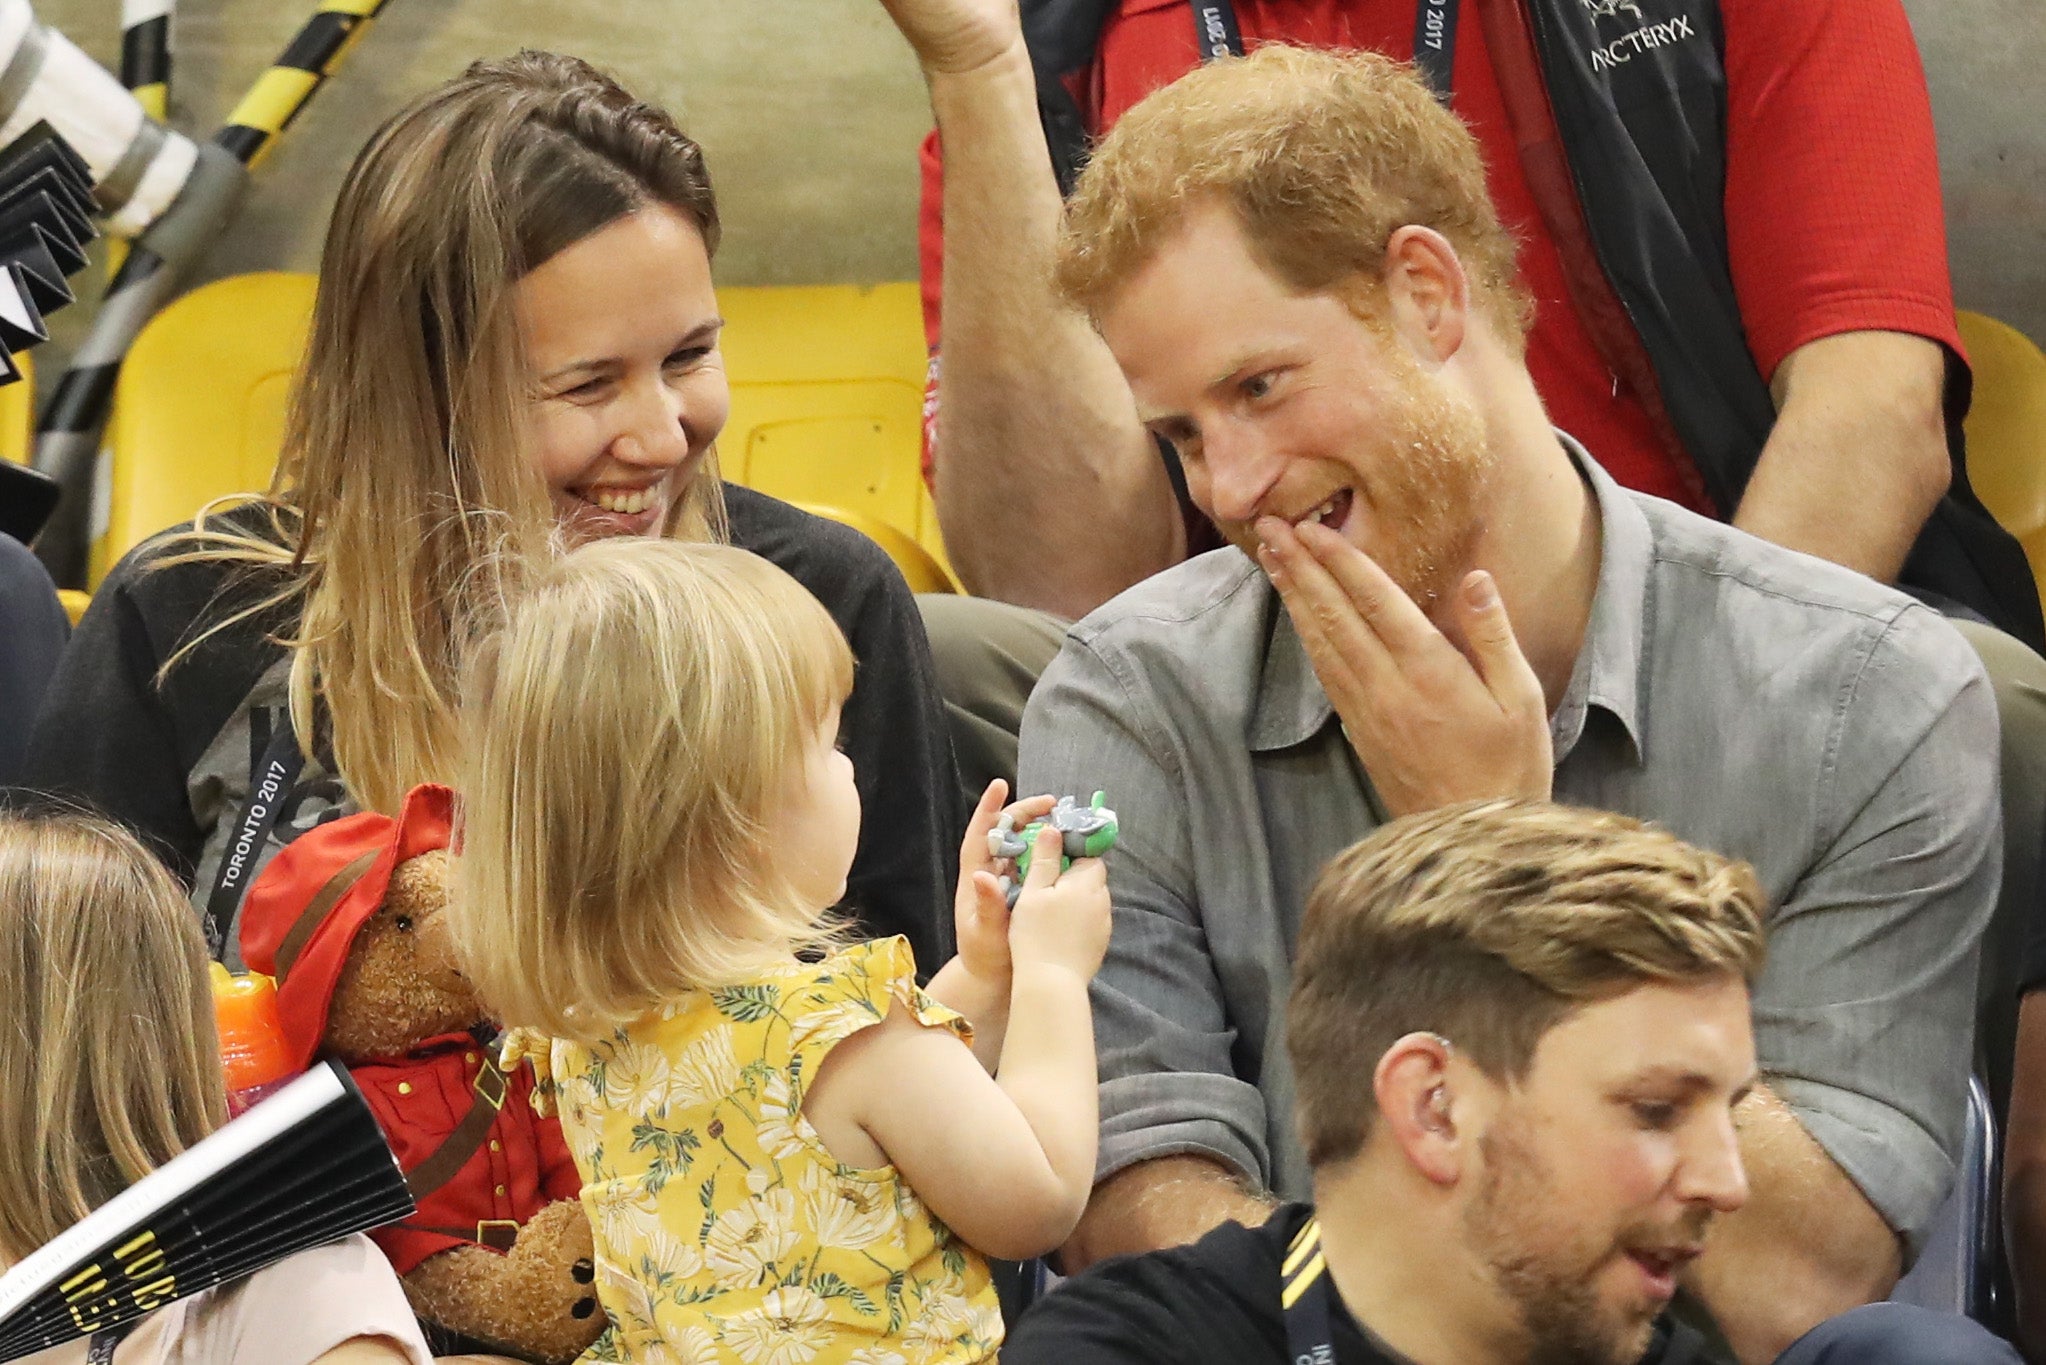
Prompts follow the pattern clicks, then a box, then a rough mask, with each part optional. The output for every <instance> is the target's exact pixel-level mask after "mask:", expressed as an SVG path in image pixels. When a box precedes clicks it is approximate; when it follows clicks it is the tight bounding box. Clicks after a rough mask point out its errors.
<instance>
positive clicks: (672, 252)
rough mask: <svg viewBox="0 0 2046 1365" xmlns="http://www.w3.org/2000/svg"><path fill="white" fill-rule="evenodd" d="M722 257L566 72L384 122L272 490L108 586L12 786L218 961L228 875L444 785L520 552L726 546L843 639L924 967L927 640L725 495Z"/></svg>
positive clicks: (681, 138)
mask: <svg viewBox="0 0 2046 1365" xmlns="http://www.w3.org/2000/svg"><path fill="white" fill-rule="evenodd" d="M717 240H718V215H717V203H716V198H715V196H714V194H713V193H712V190H711V185H710V180H709V177H708V174H707V172H706V170H705V167H704V164H703V157H702V153H701V150H700V149H699V148H698V147H697V145H696V144H695V143H694V142H692V141H691V140H690V139H689V138H688V137H686V136H685V135H684V134H683V133H682V132H681V131H680V130H679V129H678V128H677V127H676V126H675V124H674V122H673V121H672V120H671V119H670V118H669V117H668V116H667V115H666V114H665V113H663V112H662V111H660V110H659V109H656V108H654V107H652V106H650V105H647V104H644V103H641V102H639V101H637V100H635V99H634V98H633V97H632V96H631V95H630V94H628V93H627V92H626V91H624V90H623V89H621V88H620V87H619V86H618V85H617V84H616V83H615V82H613V81H611V80H610V79H609V78H607V77H605V76H604V75H602V74H601V73H599V72H597V71H596V70H595V69H593V68H592V67H590V66H588V65H587V64H586V63H583V62H580V61H577V60H575V59H573V58H568V57H560V56H554V55H551V54H546V53H531V52H528V53H521V54H520V55H518V56H516V57H512V58H507V59H504V60H501V61H493V62H479V63H477V64H476V65H474V66H472V67H471V68H470V69H469V70H468V71H467V72H466V73H464V74H463V75H462V76H460V77H458V78H457V79H455V80H453V81H450V82H448V83H447V84H445V85H443V86H441V87H439V88H438V89H436V90H433V91H430V92H428V93H427V94H425V95H423V96H421V97H420V98H418V99H417V100H415V101H413V102H412V103H411V104H410V105H408V106H407V107H405V108H404V109H401V110H400V111H398V112H397V113H396V114H395V115H393V116H392V118H391V119H390V120H389V121H388V122H387V123H385V125H384V126H383V127H382V128H381V129H380V130H379V131H378V132H377V133H376V134H375V135H374V136H372V138H371V139H370V141H369V144H368V145H367V146H366V147H365V148H364V149H363V151H362V153H361V154H360V155H359V156H358V157H357V159H356V161H355V164H354V165H353V166H352V167H351V168H350V171H349V173H348V175H347V177H346V179H345V182H344V187H343V189H342V192H341V196H340V199H339V200H338V201H337V203H336V206H335V210H334V218H333V222H332V225H331V227H330V228H329V231H328V237H327V243H326V248H325V253H324V256H323V259H322V266H321V278H320V290H319V297H318V302H317V304H316V307H315V310H314V318H313V330H312V339H311V343H310V346H309V349H308V352H307V358H306V364H305V367H304V370H303V373H302V375H301V378H300V383H299V386H298V389H297V391H296V393H295V394H294V398H293V402H292V409H291V420H290V424H289V430H288V433H287V437H286V447H285V450H284V453H283V457H282V459H281V461H280V463H279V467H278V472H277V476H276V479H275V481H274V483H273V485H272V487H271V488H270V490H269V492H268V493H267V494H265V495H264V496H262V497H261V498H258V499H256V500H254V501H253V502H250V503H248V504H247V505H245V506H240V507H236V508H233V509H231V510H227V511H224V512H214V511H210V510H209V512H208V513H202V514H201V515H200V517H199V518H198V519H197V520H196V521H195V522H194V523H192V524H190V525H187V526H183V527H179V528H174V530H173V531H172V532H171V533H169V534H167V535H166V536H164V537H159V538H158V539H157V540H155V541H153V542H151V543H149V544H146V545H144V546H143V547H141V548H140V549H138V550H137V551H136V552H135V553H134V554H133V555H131V556H130V557H129V559H128V560H127V561H126V562H124V563H123V564H122V565H121V566H120V567H118V568H117V569H116V570H115V571H114V573H113V575H112V576H111V577H110V578H109V579H108V581H107V583H106V585H105V586H104V587H103V588H102V590H101V591H100V593H99V594H98V595H97V596H96V598H95V600H94V605H93V608H92V610H91V611H90V612H88V613H87V615H86V617H85V619H84V621H83V622H81V624H80V627H79V631H78V634H77V636H76V637H75V638H74V640H73V642H72V645H71V648H70V651H69V654H68V657H67V659H66V661H65V663H64V665H63V667H62V669H61V670H60V672H59V674H58V676H57V678H56V680H55V681H54V683H53V684H52V688H51V701H50V702H49V704H48V705H47V706H46V708H45V710H44V713H43V715H42V716H41V718H40V720H39V722H38V725H37V728H36V732H35V734H34V736H33V738H32V740H31V753H30V757H29V760H28V764H27V768H28V772H27V777H26V780H27V782H28V783H29V784H31V785H34V786H38V787H42V788H46V789H52V790H56V791H60V792H64V793H66V794H69V795H74V796H81V797H84V798H86V799H88V800H90V801H92V802H94V803H95V804H97V805H99V806H100V807H102V808H103V809H105V810H107V811H108V812H109V813H111V814H113V815H115V816H116V817H118V818H119V819H121V820H123V821H124V822H126V823H127V824H129V825H131V826H133V827H134V828H136V829H138V830H140V831H141V832H143V833H144V834H146V835H147V836H149V838H150V839H151V840H152V841H153V842H154V844H155V845H156V847H157V848H158V849H159V850H160V851H161V852H162V854H163V855H164V856H165V857H166V859H167V860H168V861H169V862H170V864H171V865H172V867H173V868H174V869H175V870H176V871H177V872H178V873H179V874H180V875H181V876H182V877H184V878H185V879H186V880H187V881H188V883H189V884H190V885H191V886H192V889H193V896H194V900H195V902H196V903H197V904H198V905H199V906H200V907H201V908H202V910H204V912H205V915H206V922H207V929H208V933H209V938H210V939H211V946H212V948H213V951H214V952H215V953H216V955H219V956H222V957H224V958H226V959H227V960H229V961H235V960H237V959H238V957H239V953H238V949H237V945H236V942H235V935H234V923H235V916H236V912H237V908H238V902H239V894H240V891H241V889H242V888H243V887H245V886H246V885H247V883H248V881H249V880H250V879H251V878H252V877H253V876H254V875H255V873H256V872H257V871H258V870H259V869H260V867H261V865H262V863H263V862H265V861H267V859H268V857H269V856H270V855H271V854H272V853H274V852H275V850H276V849H277V848H278V847H279V846H281V845H282V844H283V843H284V842H287V841H288V840H289V839H290V838H291V837H293V835H295V834H296V833H298V832H302V831H303V830H304V829H307V828H310V827H311V826H312V825H314V824H316V823H319V822H320V821H322V820H325V819H329V818H332V817H333V816H334V815H335V814H337V813H340V812H343V811H346V810H351V809H355V808H357V807H362V808H369V809H380V810H386V811H392V810H395V809H396V808H397V805H398V803H399V801H400V799H401V797H402V796H403V794H404V792H405V791H406V790H408V789H409V788H410V787H412V786H413V785H414V784H416V783H420V782H429V781H442V780H446V779H447V778H448V777H450V776H452V775H453V772H454V769H455V755H454V754H453V752H452V750H453V746H454V744H455V736H456V724H455V718H454V710H455V695H456V691H455V677H456V671H457V668H458V665H459V659H460V655H461V653H462V646H463V641H464V640H465V639H466V638H468V637H469V636H470V635H471V634H472V633H473V632H474V630H475V629H476V628H477V626H478V625H479V624H482V625H487V624H488V622H489V618H490V617H491V615H492V614H493V612H494V610H495V606H496V604H497V603H498V602H499V601H500V600H501V598H502V594H503V592H504V590H505V589H506V588H507V587H510V586H514V584H515V580H516V579H517V578H518V577H519V576H520V574H521V572H522V569H523V566H525V565H527V564H529V563H532V562H534V560H535V559H536V557H540V556H545V555H549V554H551V553H553V552H554V551H555V550H556V549H558V547H559V546H560V545H562V544H563V543H565V542H566V543H576V542H581V541H586V540H590V539H595V538H600V537H608V536H617V535H660V536H668V537H677V538H685V539H720V538H729V539H730V540H731V541H732V542H734V543H736V544H738V545H740V546H742V547H744V548H746V549H749V550H752V551H754V552H755V553H757V554H760V555H762V556H763V557H765V558H767V559H769V560H771V561H773V562H774V563H776V564H777V565H779V566H780V567H781V568H782V569H784V570H785V571H786V572H788V573H789V574H790V575H791V576H793V577H794V578H795V579H796V580H797V581H798V582H800V583H802V584H803V585H804V586H805V587H806V588H808V589H809V590H810V592H811V593H812V594H813V595H814V596H816V597H817V598H818V599H819V600H820V601H821V602H822V603H823V604H824V606H825V607H826V609H827V610H828V611H829V612H830V613H831V615H832V616H833V618H834V619H835V620H836V621H837V622H838V624H839V626H840V628H841V629H843V630H844V632H845V634H846V635H847V637H848V639H849V641H850V642H851V645H852V647H853V651H854V654H855V657H856V659H857V660H858V662H859V672H858V681H857V683H856V685H855V686H854V688H853V691H852V694H851V696H850V697H849V698H848V700H847V702H846V707H845V744H846V749H847V752H848V753H849V754H850V755H851V757H852V759H853V762H854V764H855V767H856V769H857V771H858V775H859V785H860V789H861V796H862V800H863V802H864V804H865V805H866V807H867V808H868V809H869V810H872V811H875V812H877V813H883V812H885V818H877V819H875V820H873V821H871V822H870V823H869V825H868V828H867V832H866V833H865V834H864V835H863V836H862V840H861V845H860V850H859V856H858V858H857V859H856V860H855V862H854V864H853V868H852V872H851V875H850V877H849V878H848V881H847V897H846V898H847V902H848V904H849V907H850V908H851V909H852V910H853V911H854V913H855V914H856V915H857V917H858V919H859V920H860V923H861V927H862V932H863V933H866V934H871V935H873V936H883V935H887V934H895V933H901V934H906V935H908V936H909V938H910V940H911V942H912V944H913V945H914V947H915V950H916V953H917V957H918V960H919V961H924V962H933V963H935V962H942V961H944V960H945V958H946V957H947V956H949V951H950V949H949V943H948V942H947V941H946V939H947V937H948V936H947V934H946V931H945V930H944V929H943V928H942V927H941V924H942V922H943V920H942V917H941V915H940V910H941V907H942V906H944V905H945V904H946V903H947V899H948V897H949V894H950V887H951V883H952V880H953V877H954V873H955V869H954V867H953V865H952V860H953V858H954V857H956V850H957V847H958V838H959V829H960V828H961V827H962V825H963V814H964V812H963V811H961V810H960V809H958V797H957V792H958V784H957V779H956V777H955V776H954V772H953V766H952V758H951V750H950V744H949V741H948V739H947V737H946V730H945V725H944V715H943V711H942V708H941V705H940V702H939V700H938V696H937V690H936V685H935V682H934V680H933V676H932V673H931V666H930V661H929V651H928V647H927V645H926V643H925V641H924V638H923V633H922V627H921V624H920V623H919V621H918V618H917V615H916V610H915V607H914V605H913V603H912V600H911V598H910V595H909V592H908V590H907V588H906V587H905V586H904V585H903V582H902V580H901V578H900V576H899V575H898V574H897V573H896V571H895V569H894V567H893V566H892V565H891V564H890V562H889V561H888V559H887V557H886V555H884V554H883V553H882V552H881V551H880V550H879V549H878V548H877V547H876V546H874V545H873V544H872V543H871V542H869V541H867V540H866V539H865V538H864V537H862V536H860V535H858V534H857V533H856V532H853V531H850V530H848V529H846V528H843V527H839V526H835V525H832V524H830V523H826V522H823V521H820V520H818V519H816V518H813V517H809V516H807V515H805V514H803V513H801V512H799V511H797V510H796V509H794V508H791V507H788V506H786V505H785V504H782V503H778V502H775V501H773V500H771V499H768V498H764V497H762V496H760V495H758V494H755V493H751V492H749V491H747V490H745V489H740V488H727V487H725V486H724V485H722V484H721V483H720V481H719V478H718V474H717V462H716V457H715V443H716V440H717V436H718V433H719V431H720V430H721V429H722V427H723V426H724V422H725V417H726V411H727V404H728V398H729V395H728V392H727V388H726V383H725V377H724V369H723V361H722V359H721V356H720V353H719V350H718V345H719V335H720V331H721V328H722V322H721V320H720V318H719V315H718V307H717V298H716V295H715V293H714V291H713V289H712V285H711V273H710V258H711V255H712V253H713V252H714V251H715V250H716V247H717ZM576 666H577V663H576V661H575V660H563V661H562V667H563V668H565V669H573V668H575V667H576Z"/></svg>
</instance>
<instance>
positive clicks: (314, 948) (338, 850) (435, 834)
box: [241, 784, 455, 1070]
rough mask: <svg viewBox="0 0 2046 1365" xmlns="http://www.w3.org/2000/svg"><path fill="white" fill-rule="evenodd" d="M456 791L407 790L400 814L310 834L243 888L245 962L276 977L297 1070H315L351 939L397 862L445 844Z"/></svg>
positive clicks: (370, 815)
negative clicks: (245, 895)
mask: <svg viewBox="0 0 2046 1365" xmlns="http://www.w3.org/2000/svg"><path fill="white" fill-rule="evenodd" d="M454 809H455V794H454V792H453V791H451V790H450V789H448V788H446V787H441V786H434V785H431V784H428V785H424V786H418V787H414V788H413V789H412V790H411V791H409V792H407V793H405V804H404V805H403V806H402V807H400V808H399V811H398V818H397V819H395V820H393V819H392V818H391V817H390V816H388V815H384V814H382V813H381V812H378V811H364V812H363V813H361V814H360V815H350V816H346V817H344V818H342V819H339V820H334V821H330V822H329V823H327V824H324V825H321V826H319V827H318V828H316V829H312V830H308V831H307V832H306V833H304V834H301V835H300V836H299V837H298V838H296V839H294V840H292V841H291V842H290V843H289V844H286V845H285V846H284V850H283V851H282V852H281V853H279V854H278V855H277V856H276V857H275V858H273V859H271V861H270V865H269V866H268V867H265V868H264V869H263V872H262V875H261V876H259V877H257V878H256V880H255V881H254V883H252V884H251V885H250V887H249V899H248V904H247V905H246V906H245V907H244V908H243V910H242V923H241V941H242V960H243V961H244V962H246V963H248V964H249V966H250V967H251V968H252V969H254V970H255V971H259V972H263V973H266V974H268V975H270V976H274V977H276V978H277V1010H278V1013H279V1015H280V1016H281V1017H282V1019H283V1023H284V1041H285V1046H286V1049H287V1050H288V1051H289V1052H290V1053H291V1056H292V1060H293V1063H294V1065H295V1066H296V1067H297V1068H298V1069H300V1070H303V1069H304V1068H306V1067H307V1066H310V1065H311V1064H312V1060H313V1057H314V1056H315V1055H316V1054H317V1053H318V1052H319V1050H320V1039H321V1038H322V1037H323V1036H325V1034H326V1031H327V1006H328V1004H329V1003H330V1002H331V1001H332V1000H333V998H334V987H335V985H336V984H337V983H339V981H340V980H341V969H342V967H344V966H345V965H346V964H347V962H348V949H349V947H350V945H352V944H353V943H354V942H355V935H356V933H357V931H358V930H360V929H361V928H362V926H363V925H364V924H366V923H368V921H369V917H370V916H371V915H373V914H375V913H376V909H377V907H378V906H379V905H381V904H382V903H383V899H384V893H385V892H386V891H387V890H389V889H390V885H391V874H392V873H393V872H395V871H396V870H397V867H398V864H399V863H402V862H404V861H406V860H407V859H410V858H416V857H418V856H419V855H420V854H422V853H430V852H432V851H433V850H434V849H437V848H446V847H447V846H448V843H449V838H450V834H451V831H452V829H453V825H454Z"/></svg>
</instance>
